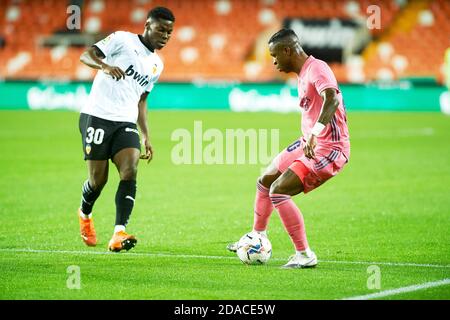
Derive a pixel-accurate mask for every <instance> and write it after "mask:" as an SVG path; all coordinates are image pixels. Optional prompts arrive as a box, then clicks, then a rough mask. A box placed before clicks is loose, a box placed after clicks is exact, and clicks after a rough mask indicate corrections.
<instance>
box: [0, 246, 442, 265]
mask: <svg viewBox="0 0 450 320" xmlns="http://www.w3.org/2000/svg"><path fill="white" fill-rule="evenodd" d="M0 252H25V253H62V254H85V255H90V254H91V255H117V253H113V252H108V251H76V250H40V249H28V248H23V249H20V248H19V249H15V248H10V249H8V248H0ZM125 255H127V256H128V255H129V256H144V257H172V258H188V259H189V258H190V259H192V258H199V259H235V256H228V257H227V256H206V255H195V254H175V253H157V252H156V253H145V252H127V253H125ZM272 260H273V261H285V260H286V259H272ZM319 262H321V263H336V264H363V265H366V264H369V265H372V264H373V265H386V266H399V267H425V268H450V265H448V264H447V265H442V264H422V263H410V262H376V261H345V260H319Z"/></svg>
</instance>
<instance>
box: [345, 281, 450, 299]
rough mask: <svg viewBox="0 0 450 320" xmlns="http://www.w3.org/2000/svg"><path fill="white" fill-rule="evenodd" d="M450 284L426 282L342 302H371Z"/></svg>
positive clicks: (446, 282) (448, 282)
mask: <svg viewBox="0 0 450 320" xmlns="http://www.w3.org/2000/svg"><path fill="white" fill-rule="evenodd" d="M448 284H450V279H442V280H438V281H433V282H425V283H422V284H415V285H412V286H408V287H401V288H397V289H391V290H385V291H380V292H377V293H371V294H366V295H362V296H356V297H350V298H344V299H342V300H369V299H376V298H384V297H388V296H393V295H396V294H400V293H405V292H413V291H418V290H423V289H428V288H434V287H440V286H445V285H448Z"/></svg>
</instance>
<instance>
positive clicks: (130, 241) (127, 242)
mask: <svg viewBox="0 0 450 320" xmlns="http://www.w3.org/2000/svg"><path fill="white" fill-rule="evenodd" d="M136 243H137V239H136V237H135V236H133V235H130V234H127V233H126V232H124V231H119V232H116V233H114V235H113V237H112V239H111V240H110V241H109V244H108V249H109V251H113V252H120V251H122V250H126V251H128V250H130V249H132V248H134V247H135V246H136Z"/></svg>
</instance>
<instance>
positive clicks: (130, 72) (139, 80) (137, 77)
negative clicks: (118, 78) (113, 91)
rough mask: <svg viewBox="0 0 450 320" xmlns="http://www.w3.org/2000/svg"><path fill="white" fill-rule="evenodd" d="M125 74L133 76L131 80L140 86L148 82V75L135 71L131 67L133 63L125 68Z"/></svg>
mask: <svg viewBox="0 0 450 320" xmlns="http://www.w3.org/2000/svg"><path fill="white" fill-rule="evenodd" d="M125 75H126V76H128V77H133V80H134V81H136V82H137V83H138V84H139V85H140V86H141V87H145V86H146V85H147V84H148V75H146V76H145V77H144V75H142V74H139V73H138V72H137V71H135V70H134V69H133V65H132V64H130V66H129V67H128V68H127V70H125Z"/></svg>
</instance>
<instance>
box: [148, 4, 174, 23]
mask: <svg viewBox="0 0 450 320" xmlns="http://www.w3.org/2000/svg"><path fill="white" fill-rule="evenodd" d="M148 18H154V19H164V20H169V21H172V22H175V16H174V15H173V13H172V11H170V9H167V8H165V7H155V8H153V9H152V10H150V11H149V13H148V15H147V19H148Z"/></svg>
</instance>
